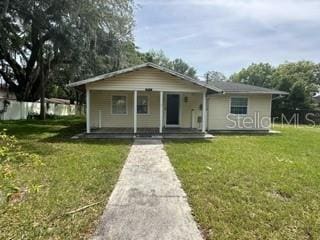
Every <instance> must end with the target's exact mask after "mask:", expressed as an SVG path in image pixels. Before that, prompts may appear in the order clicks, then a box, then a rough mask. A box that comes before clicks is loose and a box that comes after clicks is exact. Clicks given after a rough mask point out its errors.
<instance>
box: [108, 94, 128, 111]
mask: <svg viewBox="0 0 320 240" xmlns="http://www.w3.org/2000/svg"><path fill="white" fill-rule="evenodd" d="M113 97H125V98H126V113H113ZM111 115H122V116H123V115H128V95H127V94H113V95H111Z"/></svg>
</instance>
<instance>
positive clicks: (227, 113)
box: [69, 63, 286, 135]
mask: <svg viewBox="0 0 320 240" xmlns="http://www.w3.org/2000/svg"><path fill="white" fill-rule="evenodd" d="M69 86H70V87H76V88H77V89H80V90H82V91H85V92H86V102H87V110H86V111H87V114H86V124H87V126H86V131H87V133H88V134H89V133H94V132H105V133H106V132H117V131H122V132H123V131H127V132H130V133H132V135H134V134H139V133H141V132H146V131H150V132H153V133H157V134H165V133H167V132H183V131H190V132H192V131H196V132H203V133H205V132H207V131H239V130H245V131H264V132H265V131H268V130H269V128H270V120H271V104H272V99H273V96H275V95H283V94H286V93H285V92H281V91H277V90H272V89H267V88H261V87H256V86H250V85H244V84H236V83H230V82H212V83H211V84H207V83H205V82H203V81H199V80H196V79H193V78H190V77H188V76H185V75H182V74H180V73H177V72H175V71H172V70H170V69H167V68H164V67H161V66H158V65H155V64H153V63H145V64H142V65H138V66H134V67H131V68H127V69H123V70H120V71H116V72H112V73H108V74H104V75H100V76H96V77H93V78H89V79H86V80H82V81H78V82H74V83H71V84H69Z"/></svg>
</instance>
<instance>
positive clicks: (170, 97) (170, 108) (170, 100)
mask: <svg viewBox="0 0 320 240" xmlns="http://www.w3.org/2000/svg"><path fill="white" fill-rule="evenodd" d="M179 109H180V96H179V95H178V94H167V125H179V114H180V113H179Z"/></svg>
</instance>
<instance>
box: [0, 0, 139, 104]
mask: <svg viewBox="0 0 320 240" xmlns="http://www.w3.org/2000/svg"><path fill="white" fill-rule="evenodd" d="M6 3H7V4H3V5H1V6H0V7H1V9H0V12H1V13H2V14H1V19H0V75H1V76H2V78H3V79H4V80H5V81H6V82H7V83H8V84H9V87H10V88H11V89H12V90H13V91H14V92H15V94H16V96H17V99H18V100H23V101H35V100H37V99H39V96H40V93H41V86H43V85H42V84H41V81H44V84H45V86H47V87H48V86H49V85H50V84H49V83H53V82H57V81H59V80H61V79H64V81H66V80H67V81H74V80H77V79H80V78H82V77H85V76H89V75H94V74H98V73H101V72H105V71H108V70H113V69H117V68H121V67H122V66H126V65H130V61H135V60H134V59H135V58H136V56H135V54H136V53H135V46H134V44H133V39H132V27H133V23H134V21H133V7H134V5H133V1H132V0H118V1H113V0H101V1H100V0H99V1H98V0H93V1H87V0H68V1H65V0H41V1H40V0H24V1H21V0H10V1H7V2H6ZM128 52H133V54H132V53H128ZM50 80H52V81H50ZM60 86H61V84H60Z"/></svg>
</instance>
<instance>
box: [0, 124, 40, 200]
mask: <svg viewBox="0 0 320 240" xmlns="http://www.w3.org/2000/svg"><path fill="white" fill-rule="evenodd" d="M19 164H23V165H28V166H31V167H34V166H40V165H43V163H42V161H41V159H40V157H39V156H38V155H36V154H30V153H27V152H24V151H23V150H22V148H21V146H20V145H19V142H18V140H17V139H16V137H15V136H10V135H8V134H7V133H6V130H3V131H2V132H0V204H1V202H3V196H6V198H7V199H10V196H11V195H12V194H14V193H17V192H20V191H21V188H20V187H18V186H16V185H15V165H19ZM1 199H2V200H1Z"/></svg>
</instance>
